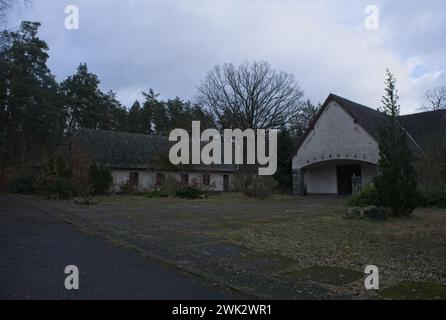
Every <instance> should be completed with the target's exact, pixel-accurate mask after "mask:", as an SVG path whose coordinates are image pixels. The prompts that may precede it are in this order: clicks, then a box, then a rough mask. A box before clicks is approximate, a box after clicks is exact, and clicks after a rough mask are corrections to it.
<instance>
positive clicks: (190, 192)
mask: <svg viewBox="0 0 446 320" xmlns="http://www.w3.org/2000/svg"><path fill="white" fill-rule="evenodd" d="M175 196H177V197H178V198H181V199H199V198H201V197H202V196H204V194H203V193H202V192H201V191H200V190H198V189H195V188H191V187H188V188H185V189H181V190H177V191H176V193H175Z"/></svg>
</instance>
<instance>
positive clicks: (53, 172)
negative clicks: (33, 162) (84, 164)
mask: <svg viewBox="0 0 446 320" xmlns="http://www.w3.org/2000/svg"><path fill="white" fill-rule="evenodd" d="M34 186H35V190H36V191H37V192H39V193H42V194H44V195H46V197H47V198H49V199H70V198H72V197H73V196H77V195H79V194H81V193H82V192H83V191H84V190H83V189H84V187H83V186H82V184H81V183H79V182H78V181H76V180H75V179H73V177H72V175H71V172H70V170H69V168H68V166H67V164H66V163H65V160H64V159H62V158H53V159H49V160H48V161H47V162H46V163H45V165H44V166H43V168H42V169H41V170H40V172H39V174H38V175H37V176H36V178H35V180H34Z"/></svg>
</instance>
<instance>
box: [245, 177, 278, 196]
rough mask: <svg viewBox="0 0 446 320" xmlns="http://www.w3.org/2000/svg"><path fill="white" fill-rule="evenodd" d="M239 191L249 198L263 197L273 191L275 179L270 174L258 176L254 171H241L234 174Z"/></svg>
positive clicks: (275, 183) (275, 185)
mask: <svg viewBox="0 0 446 320" xmlns="http://www.w3.org/2000/svg"><path fill="white" fill-rule="evenodd" d="M236 183H237V185H238V189H239V191H241V192H243V193H244V194H245V195H247V196H248V197H251V198H260V199H264V198H267V197H268V196H270V195H271V194H272V193H273V190H274V189H275V188H276V187H277V184H278V183H277V181H276V180H275V179H274V177H271V176H259V175H258V174H256V173H250V172H243V173H238V174H237V175H236Z"/></svg>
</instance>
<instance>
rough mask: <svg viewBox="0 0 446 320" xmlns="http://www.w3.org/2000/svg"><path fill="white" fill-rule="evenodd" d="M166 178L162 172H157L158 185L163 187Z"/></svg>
mask: <svg viewBox="0 0 446 320" xmlns="http://www.w3.org/2000/svg"><path fill="white" fill-rule="evenodd" d="M165 179H166V176H165V175H164V174H162V173H157V174H156V186H157V187H161V186H162V185H163V183H164V180H165Z"/></svg>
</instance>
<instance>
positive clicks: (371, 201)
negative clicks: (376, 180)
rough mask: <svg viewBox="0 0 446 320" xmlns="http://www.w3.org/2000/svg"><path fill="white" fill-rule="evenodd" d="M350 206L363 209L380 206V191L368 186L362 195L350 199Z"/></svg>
mask: <svg viewBox="0 0 446 320" xmlns="http://www.w3.org/2000/svg"><path fill="white" fill-rule="evenodd" d="M350 205H352V206H354V207H361V208H365V207H368V206H376V205H378V191H377V190H376V188H375V186H374V185H368V186H366V187H365V188H364V190H362V192H361V193H359V194H357V195H356V196H354V197H353V198H351V199H350Z"/></svg>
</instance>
